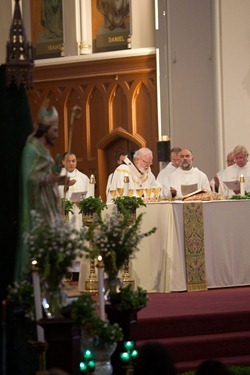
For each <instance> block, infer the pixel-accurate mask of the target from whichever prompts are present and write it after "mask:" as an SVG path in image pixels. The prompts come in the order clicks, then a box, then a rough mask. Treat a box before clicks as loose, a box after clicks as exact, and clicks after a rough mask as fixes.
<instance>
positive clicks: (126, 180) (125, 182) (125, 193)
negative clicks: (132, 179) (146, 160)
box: [123, 176, 129, 197]
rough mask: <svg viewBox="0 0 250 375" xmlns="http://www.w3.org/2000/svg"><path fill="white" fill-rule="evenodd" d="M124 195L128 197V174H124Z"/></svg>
mask: <svg viewBox="0 0 250 375" xmlns="http://www.w3.org/2000/svg"><path fill="white" fill-rule="evenodd" d="M123 182H124V194H123V195H124V196H125V197H128V196H129V176H124V180H123Z"/></svg>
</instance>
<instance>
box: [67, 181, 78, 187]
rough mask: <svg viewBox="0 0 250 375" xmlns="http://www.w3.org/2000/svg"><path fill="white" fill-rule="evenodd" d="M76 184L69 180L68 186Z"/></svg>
mask: <svg viewBox="0 0 250 375" xmlns="http://www.w3.org/2000/svg"><path fill="white" fill-rule="evenodd" d="M75 183H76V180H69V182H68V186H73V185H75Z"/></svg>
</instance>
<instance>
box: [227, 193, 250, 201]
mask: <svg viewBox="0 0 250 375" xmlns="http://www.w3.org/2000/svg"><path fill="white" fill-rule="evenodd" d="M230 199H234V200H242V199H250V193H247V192H246V193H245V195H240V194H235V195H232V197H231V198H230Z"/></svg>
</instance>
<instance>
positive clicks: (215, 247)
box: [107, 200, 250, 292]
mask: <svg viewBox="0 0 250 375" xmlns="http://www.w3.org/2000/svg"><path fill="white" fill-rule="evenodd" d="M184 204H185V203H184V202H182V201H173V202H169V201H163V202H157V203H148V204H147V205H146V207H141V208H139V209H138V210H137V213H138V214H139V213H143V220H142V231H148V230H150V229H151V228H153V227H156V228H157V230H156V232H155V233H154V234H152V235H151V236H149V237H146V238H144V239H143V240H142V242H141V243H140V246H139V248H140V249H139V251H138V252H136V253H135V257H134V259H132V260H131V262H130V274H131V276H132V277H133V278H134V280H135V285H136V286H141V287H142V288H144V289H146V290H147V291H148V292H173V291H186V290H187V276H186V257H185V245H184V243H185V242H184V220H183V206H184ZM112 208H113V205H112V204H109V205H108V210H107V212H109V213H110V212H111V210H112ZM202 208H203V222H204V254H205V274H206V284H207V288H225V287H236V286H244V285H250V257H249V253H250V227H249V221H250V220H249V218H250V201H246V200H244V201H243V200H238V201H234V200H224V201H223V200H222V201H206V202H202Z"/></svg>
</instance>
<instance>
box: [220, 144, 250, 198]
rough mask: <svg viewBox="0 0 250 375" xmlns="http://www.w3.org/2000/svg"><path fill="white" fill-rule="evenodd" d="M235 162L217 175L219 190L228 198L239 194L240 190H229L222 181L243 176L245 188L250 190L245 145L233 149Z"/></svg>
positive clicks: (230, 180)
mask: <svg viewBox="0 0 250 375" xmlns="http://www.w3.org/2000/svg"><path fill="white" fill-rule="evenodd" d="M233 154H234V161H235V164H233V165H231V166H229V167H227V168H225V169H224V170H223V171H222V173H221V174H220V176H219V181H220V185H219V192H220V193H221V194H222V195H223V196H224V197H225V198H230V197H231V196H232V195H234V194H239V193H240V190H239V189H238V190H234V191H233V190H231V189H228V187H227V186H226V185H225V184H224V183H223V182H224V181H226V182H233V181H240V177H241V176H244V179H245V190H246V191H247V192H249V191H250V162H249V161H248V151H247V149H246V147H245V146H241V145H238V146H236V147H235V148H234V150H233Z"/></svg>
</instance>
